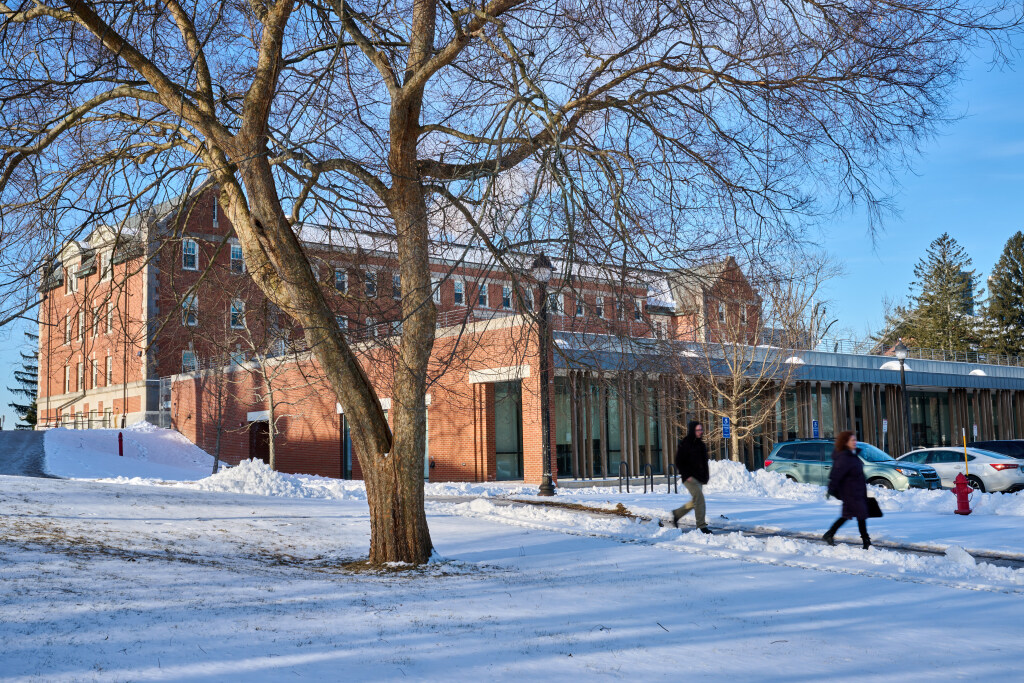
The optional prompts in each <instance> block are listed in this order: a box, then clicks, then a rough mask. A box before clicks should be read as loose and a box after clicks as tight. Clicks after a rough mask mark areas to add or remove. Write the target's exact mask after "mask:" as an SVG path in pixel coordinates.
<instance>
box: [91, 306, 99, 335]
mask: <svg viewBox="0 0 1024 683" xmlns="http://www.w3.org/2000/svg"><path fill="white" fill-rule="evenodd" d="M99 334H100V307H99V306H93V309H92V336H93V338H94V339H95V338H96V337H98V336H99Z"/></svg>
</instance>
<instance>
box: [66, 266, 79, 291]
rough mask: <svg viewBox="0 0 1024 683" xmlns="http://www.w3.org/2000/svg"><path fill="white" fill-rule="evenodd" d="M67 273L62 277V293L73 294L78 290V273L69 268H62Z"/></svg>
mask: <svg viewBox="0 0 1024 683" xmlns="http://www.w3.org/2000/svg"><path fill="white" fill-rule="evenodd" d="M64 270H65V271H66V272H67V275H66V276H65V279H64V294H65V295H68V294H74V293H76V292H77V291H78V275H76V274H75V271H74V270H72V269H71V268H65V269H64Z"/></svg>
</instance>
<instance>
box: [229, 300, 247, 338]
mask: <svg viewBox="0 0 1024 683" xmlns="http://www.w3.org/2000/svg"><path fill="white" fill-rule="evenodd" d="M228 326H229V327H231V329H233V330H244V329H245V302H244V301H242V300H241V299H232V300H231V306H230V307H229V308H228Z"/></svg>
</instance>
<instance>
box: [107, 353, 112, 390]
mask: <svg viewBox="0 0 1024 683" xmlns="http://www.w3.org/2000/svg"><path fill="white" fill-rule="evenodd" d="M106 378H107V381H106V386H108V387H109V386H110V385H111V384H113V383H114V357H113V356H107V372H106Z"/></svg>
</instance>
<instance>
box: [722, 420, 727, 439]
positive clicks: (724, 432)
mask: <svg viewBox="0 0 1024 683" xmlns="http://www.w3.org/2000/svg"><path fill="white" fill-rule="evenodd" d="M722 436H723V437H724V438H726V439H728V438H729V418H727V417H724V416H723V417H722Z"/></svg>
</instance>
